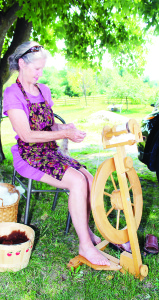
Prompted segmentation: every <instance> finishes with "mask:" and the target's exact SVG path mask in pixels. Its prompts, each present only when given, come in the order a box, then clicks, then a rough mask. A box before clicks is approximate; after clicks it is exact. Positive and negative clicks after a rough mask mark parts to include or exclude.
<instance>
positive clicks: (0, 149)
mask: <svg viewBox="0 0 159 300" xmlns="http://www.w3.org/2000/svg"><path fill="white" fill-rule="evenodd" d="M1 120H2V82H1V79H0V162H2V161H3V160H4V159H5V155H4V152H3V149H2V141H1Z"/></svg>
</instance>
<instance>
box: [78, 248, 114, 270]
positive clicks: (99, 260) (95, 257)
mask: <svg viewBox="0 0 159 300" xmlns="http://www.w3.org/2000/svg"><path fill="white" fill-rule="evenodd" d="M79 254H80V255H81V256H83V257H85V258H86V259H87V260H88V261H89V262H91V263H92V264H93V265H98V266H110V262H109V260H108V259H107V258H106V257H105V256H104V255H103V254H102V253H101V252H100V251H99V250H98V249H97V248H95V247H94V246H93V245H89V246H86V245H85V246H84V247H82V246H79Z"/></svg>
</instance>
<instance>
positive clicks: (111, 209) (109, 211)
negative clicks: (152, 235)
mask: <svg viewBox="0 0 159 300" xmlns="http://www.w3.org/2000/svg"><path fill="white" fill-rule="evenodd" d="M114 208H115V204H114V205H113V206H112V207H111V208H110V209H109V210H108V212H107V213H106V216H107V217H108V216H109V215H110V214H111V212H112V211H113V209H114Z"/></svg>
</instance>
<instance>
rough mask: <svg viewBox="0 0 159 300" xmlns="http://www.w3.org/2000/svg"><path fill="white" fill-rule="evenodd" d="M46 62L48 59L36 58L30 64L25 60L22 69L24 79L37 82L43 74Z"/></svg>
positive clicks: (33, 82)
mask: <svg viewBox="0 0 159 300" xmlns="http://www.w3.org/2000/svg"><path fill="white" fill-rule="evenodd" d="M45 63H46V59H36V60H35V61H34V62H33V63H29V64H26V63H25V62H24V60H23V62H22V66H21V69H22V74H23V77H24V80H26V81H27V82H28V83H32V84H35V83H36V82H37V81H38V79H39V77H41V76H42V74H43V68H44V67H45Z"/></svg>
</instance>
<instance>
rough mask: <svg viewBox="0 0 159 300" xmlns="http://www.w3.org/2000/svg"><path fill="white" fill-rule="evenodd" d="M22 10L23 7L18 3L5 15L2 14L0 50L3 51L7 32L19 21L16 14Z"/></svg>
mask: <svg viewBox="0 0 159 300" xmlns="http://www.w3.org/2000/svg"><path fill="white" fill-rule="evenodd" d="M20 9H22V7H20V6H19V4H18V3H15V4H13V5H12V6H11V7H10V8H9V9H8V10H7V11H6V12H5V13H3V12H0V33H1V34H0V50H1V49H2V46H3V43H4V38H5V36H6V33H7V31H8V30H9V28H10V27H11V25H12V24H13V23H14V22H15V21H16V19H17V16H16V12H17V11H18V10H20Z"/></svg>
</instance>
